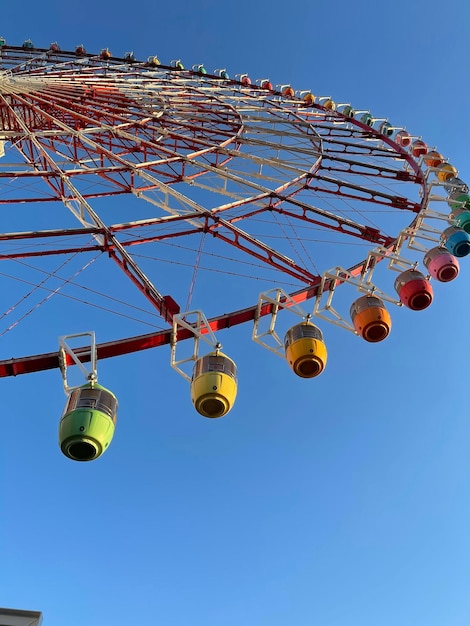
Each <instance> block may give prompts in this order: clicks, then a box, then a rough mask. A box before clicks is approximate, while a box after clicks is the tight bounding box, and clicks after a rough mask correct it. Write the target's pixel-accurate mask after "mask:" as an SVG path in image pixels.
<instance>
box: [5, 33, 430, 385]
mask: <svg viewBox="0 0 470 626" xmlns="http://www.w3.org/2000/svg"><path fill="white" fill-rule="evenodd" d="M0 60H1V63H2V65H1V67H2V72H1V74H0V141H1V152H2V156H1V158H0V205H1V208H2V211H3V214H4V216H5V219H4V228H3V229H2V230H3V232H2V234H0V242H1V243H0V245H1V254H0V260H1V261H2V262H3V264H4V265H3V266H1V267H4V266H5V264H8V265H9V266H16V264H19V265H18V267H20V268H23V269H24V268H25V266H27V267H28V268H29V267H31V266H33V267H36V266H37V267H42V264H44V269H43V270H42V271H43V272H44V278H43V279H39V278H38V279H37V280H38V281H39V283H40V286H41V288H42V287H44V286H45V285H46V282H47V281H48V280H53V281H55V282H54V285H57V286H56V287H55V288H54V289H51V291H52V292H54V293H53V294H52V295H54V298H52V297H50V296H49V295H48V296H46V297H45V298H43V299H44V300H46V301H47V302H46V304H47V306H51V304H52V301H53V300H54V299H55V298H56V297H58V294H59V293H60V294H64V293H67V290H70V289H71V288H72V284H74V285H75V287H77V285H76V278H77V277H78V276H79V275H80V277H82V274H83V275H85V274H86V271H88V273H89V279H88V280H89V282H88V285H91V284H92V283H93V274H92V273H90V272H92V270H89V269H86V268H87V264H86V263H87V259H89V258H91V257H92V256H93V258H94V257H95V256H98V257H100V258H102V259H105V260H106V262H107V263H108V264H110V265H113V267H117V268H118V269H119V270H120V274H121V275H123V276H124V275H125V276H127V278H128V279H130V283H131V284H133V286H134V288H136V291H135V293H136V295H135V298H136V302H139V306H140V302H142V303H145V302H147V304H146V305H145V306H148V310H150V311H152V312H153V313H155V312H157V313H158V315H159V316H160V317H161V318H162V324H163V327H162V328H157V329H154V330H153V331H152V332H150V333H145V334H140V333H138V332H133V333H131V334H132V336H126V337H122V336H121V337H119V338H112V339H111V340H110V341H107V342H106V343H104V344H100V345H99V346H98V357H99V358H104V357H109V356H115V355H119V354H125V353H128V352H132V351H138V350H142V349H146V348H150V347H155V346H158V345H162V344H165V343H168V342H169V340H170V324H171V321H172V318H173V315H174V314H175V313H177V312H178V311H180V310H184V302H182V298H185V297H187V294H188V292H189V294H190V296H189V297H188V301H190V298H191V297H192V296H191V294H193V291H194V290H195V289H196V290H197V285H198V280H199V278H200V275H201V274H202V273H203V271H206V270H207V271H208V272H209V271H211V270H212V271H215V272H221V273H223V274H224V278H223V280H222V283H221V284H222V287H223V286H224V285H225V283H227V284H229V282H230V277H231V274H232V273H236V274H237V275H238V276H239V275H240V273H241V272H240V271H239V268H240V267H245V268H248V269H246V270H245V273H244V275H245V278H246V284H247V287H246V289H245V288H243V290H242V291H243V293H241V294H240V293H237V294H236V297H235V296H234V303H235V305H234V303H232V301H230V299H229V302H228V304H227V303H226V301H225V300H224V296H223V295H222V296H221V295H220V294H221V292H220V291H219V290H220V289H221V287H219V286H218V285H219V283H217V286H216V287H215V288H214V290H213V292H212V296H213V297H211V290H210V289H209V288H208V286H207V281H206V282H204V280H202V281H200V282H201V284H202V287H201V289H202V290H203V291H204V292H205V296H204V297H205V298H208V299H209V300H211V301H210V302H209V303H208V306H207V311H208V317H209V318H210V325H211V328H212V330H214V331H217V330H220V329H223V328H228V327H231V326H234V325H236V324H240V323H242V322H246V321H249V320H253V319H254V317H255V315H256V311H257V303H256V293H259V292H260V291H261V287H262V288H264V289H267V288H273V287H276V286H277V285H278V284H282V285H284V288H285V289H286V290H287V291H288V292H289V293H290V294H291V296H292V299H293V301H294V302H296V303H301V302H304V301H305V300H308V299H310V298H313V297H315V296H316V295H317V294H318V290H319V289H320V288H321V289H328V288H329V286H330V284H329V283H328V282H325V280H323V281H322V275H323V273H324V272H325V271H326V270H328V268H329V267H332V266H334V265H336V264H338V263H339V264H341V265H344V266H345V267H347V268H348V271H349V272H350V273H351V276H357V275H360V274H361V272H364V271H365V270H367V267H366V265H365V264H366V263H367V262H368V261H367V260H366V259H367V258H368V256H367V255H368V251H369V249H372V248H374V247H376V246H380V247H381V248H382V249H383V250H386V251H390V252H392V251H393V250H394V249H395V247H396V243H397V238H399V237H400V234H401V233H403V232H404V229H406V228H408V229H411V231H412V230H413V228H415V226H416V224H417V223H418V222H417V220H418V221H419V220H420V219H421V218H420V216H422V213H423V210H426V207H427V206H428V202H429V194H430V189H431V186H430V184H429V181H428V174H427V173H426V171H425V168H424V167H423V164H422V162H421V161H420V160H419V159H418V158H416V156H414V155H413V153H412V152H411V151H410V150H409V149H407V147H406V146H404V145H400V144H399V142H397V141H396V140H394V138H393V137H392V136H391V134H392V133H388V134H387V133H384V132H382V131H383V129H382V130H381V129H380V128H377V127H376V126H378V125H376V126H374V125H373V124H374V122H372V125H371V124H368V123H366V122H364V121H360V120H359V119H357V118H356V117H352V116H351V110H350V107H349V106H348V107H346V105H338V106H335V105H333V104H332V101H331V100H330V99H329V98H326V97H325V98H321V97H320V98H315V97H314V96H313V95H312V94H311V93H310V92H301V93H296V92H294V91H293V89H292V88H290V87H289V86H280V87H274V88H273V86H272V85H271V84H270V83H269V81H267V80H262V81H257V82H253V83H252V82H251V80H250V79H249V78H248V77H247V76H246V75H241V76H239V77H237V78H236V79H230V78H229V77H228V75H227V74H226V72H225V71H216V72H214V74H207V73H206V72H205V70H204V68H202V66H197V67H194V68H193V69H192V70H187V69H184V68H183V67H182V65H181V63H179V62H177V63H173V64H172V65H169V66H164V65H160V64H158V63H157V61H156V59H149V61H147V62H138V61H136V60H135V59H134V58H133V56H132V55H128V56H127V58H115V57H112V56H111V55H110V54H109V53H107V51H104V53H103V51H102V53H101V54H99V55H89V54H86V53H85V52H84V50H80V51H79V52H77V51H70V52H64V51H60V50H58V49H55V48H52V47H51V48H50V49H47V50H46V49H36V48H31V47H11V46H6V45H5V46H3V47H2V48H1V59H0ZM22 224H23V226H21V225H22ZM25 224H31V226H28V229H27V230H25V228H24V225H25ZM411 231H410V230H409V232H411ZM186 242H188V243H186ZM358 244H359V247H358ZM170 248H171V249H172V252H171V259H170V254H169V255H168V258H165V259H163V260H162V258H161V254H162V250H165V251H166V250H169V249H170ZM190 251H191V252H190ZM221 251H224V252H223V253H222V252H221ZM346 251H347V252H346ZM180 254H182V255H183V256H184V258H185V262H187V265H188V266H189V267H188V269H187V277H188V280H187V281H186V284H185V285H183V284H182V282H183V281H182V280H181V281H180V277H179V275H178V273H177V266H178V263H180V262H181V257H180V256H179V255H180ZM191 255H192V256H191ZM335 255H338V256H339V258H340V260H339V261H337V260H336V258H335ZM384 255H385V253H384ZM186 257H188V258H186ZM70 258H73V259H76V258H83V259H85V266H83V267H82V266H81V269H77V270H76V272H75V273H74V274H73V279H71V278H68V279H64V278H63V277H62V278H61V273H60V272H61V270H60V268H62V267H63V264H64V263H65V262H66V261H64V259H70ZM151 261H153V262H151ZM159 261H162V262H164V263H165V264H167V263H168V264H172V265H171V266H170V265H165V266H164V267H165V268H167V267H170V268H171V271H167V270H166V269H165V271H162V265H161V263H159ZM54 264H55V265H54ZM204 264H206V265H210V266H211V267H206V265H204ZM240 264H245V265H244V266H243V265H240ZM203 266H204V267H203ZM57 268H59V269H57ZM202 268H203V269H202ZM237 268H238V269H237ZM82 270H83V272H82ZM85 270H86V271H85ZM173 270H174V271H176V275H175V277H174V278H171V277H170V278H169V275H170V274H171V272H173ZM28 271H29V270H28ZM31 271H33V270H31ZM99 276H100V277H99V279H98V282H99V283H100V285H102V287H103V289H104V286H106V284H107V282H108V279H106V275H105V274H103V275H102V274H101V273H100V274H99ZM113 276H114V275H113ZM13 278H14V277H13ZM250 278H253V279H255V278H256V282H255V284H254V285H253V286H252V282H251V281H250ZM113 280H115V279H114V278H113ZM32 282H34V281H33V280H29V279H28V280H27V281H26V283H27V286H26V287H25V290H26V292H27V293H26V295H24V296H22V295H21V294H19V295H18V296H15V297H14V298H12V303H11V306H10V308H9V307H6V309H8V310H6V312H5V313H4V315H3V317H4V318H5V320H6V323H7V330H10V328H11V326H12V324H11V323H10V321H9V320H10V317H7V313H8V315H9V316H11V314H12V311H13V310H14V309H15V308H16V307H17V304H18V303H23V299H24V298H26V297H31V293H34V294H36V301H37V290H34V289H33V290H31V287H30V283H32ZM100 285H98V286H97V287H96V291H97V292H101V291H102V287H101V286H100ZM95 286H96V285H95ZM80 287H81V288H82V289H83V288H84V285H83V284H81V285H80ZM77 288H78V287H77ZM88 288H89V287H88ZM227 289H230V287H227ZM90 291H91V290H90ZM69 293H71V292H69ZM166 294H168V295H166ZM208 294H209V295H208ZM72 297H73V296H72ZM97 297H98V296H97ZM245 298H246V301H245ZM236 302H240V305H239V306H237V305H236ZM142 306H144V305H142ZM36 307H37V308H39V306H37V305H36V304H33V307H32V308H33V309H35V308H36ZM227 307H229V311H228V312H227ZM271 309H272V306H271V305H270V304H269V303H267V304H265V306H264V307H262V309H261V311H258V312H260V313H261V315H264V314H268V313H269V312H270V311H271ZM29 312H30V311H29V309H28V317H29ZM20 317H21V315H20ZM24 317H26V315H24ZM13 325H15V324H13ZM185 336H188V333H185V331H184V330H182V331H181V333H180V339H181V338H184V337H185ZM57 364H58V356H57V354H56V353H52V352H51V353H48V354H40V355H37V354H35V355H30V356H28V357H21V358H13V359H7V360H4V361H1V362H0V376H8V375H17V374H21V373H27V372H30V371H36V370H39V369H46V368H50V367H56V366H57Z"/></svg>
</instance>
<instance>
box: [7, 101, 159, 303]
mask: <svg viewBox="0 0 470 626" xmlns="http://www.w3.org/2000/svg"><path fill="white" fill-rule="evenodd" d="M0 97H1V99H2V100H3V101H4V102H6V101H5V99H4V98H3V96H0ZM6 104H7V106H9V105H8V103H6ZM13 113H14V115H15V117H16V120H17V122H18V123H19V124H20V126H21V127H22V128H23V130H24V132H25V133H27V134H28V135H29V137H28V139H29V141H30V142H31V143H32V144H34V146H35V147H36V150H38V151H39V152H40V153H42V155H43V157H44V158H45V160H46V161H47V162H48V164H49V166H50V167H51V168H52V169H53V170H54V171H56V173H57V174H58V175H59V176H60V180H61V182H62V183H63V184H64V185H65V186H66V187H67V188H68V189H69V191H70V192H71V194H72V196H73V197H74V201H75V202H76V203H78V204H79V206H80V210H79V211H77V210H76V209H74V208H73V207H72V206H71V201H70V200H68V199H67V198H65V196H63V197H62V200H63V202H64V204H65V205H66V206H67V208H68V209H69V210H72V212H73V214H74V215H75V217H77V219H78V220H79V221H80V222H81V223H82V224H83V225H84V226H91V225H93V226H97V227H98V228H100V229H102V232H104V233H106V235H105V236H102V235H96V234H95V235H94V237H95V238H97V240H98V241H101V242H102V243H104V242H105V241H106V248H107V250H108V253H109V254H110V256H112V258H113V259H114V260H115V261H116V262H117V263H118V265H120V266H121V268H122V269H123V270H124V272H125V273H126V274H127V276H128V277H129V278H130V279H131V280H132V281H133V282H134V284H136V285H137V286H138V287H139V289H140V290H141V291H142V293H144V295H145V296H146V297H147V299H148V300H150V302H151V303H152V304H153V305H154V306H156V308H157V309H158V310H159V311H160V312H161V313H162V314H164V315H166V313H167V312H166V304H165V299H164V297H163V296H162V295H161V294H160V293H159V292H158V291H157V289H156V288H155V286H154V285H153V283H152V282H151V281H150V280H149V278H148V277H147V276H146V275H145V274H144V273H143V272H142V270H141V269H140V267H139V266H138V264H137V263H136V262H135V261H134V259H133V258H132V257H131V256H130V254H129V253H128V252H127V251H126V250H125V249H124V248H123V246H122V245H121V244H120V243H119V241H118V240H117V238H116V237H115V235H114V234H113V233H112V232H111V231H110V230H109V229H108V227H107V226H106V224H105V223H104V222H103V221H102V220H101V219H100V218H99V217H98V215H97V214H96V213H95V212H94V210H93V209H92V208H91V206H90V205H89V204H88V202H87V201H86V200H85V198H83V197H82V196H81V194H80V193H79V192H78V190H77V189H76V188H75V186H74V185H73V184H72V182H71V181H70V179H69V178H68V176H67V175H66V174H65V173H64V172H62V171H61V170H60V168H58V166H57V165H56V163H55V161H54V160H53V159H52V157H51V156H50V155H49V154H48V153H47V152H45V151H44V150H42V147H41V144H40V142H39V141H37V139H36V137H34V134H33V133H30V132H29V131H28V129H27V127H26V125H25V124H24V123H23V121H22V120H21V118H20V117H19V116H17V115H16V113H15V112H14V111H13ZM84 211H86V213H87V215H88V216H89V218H90V219H91V224H90V222H88V221H87V220H86V219H85V217H84Z"/></svg>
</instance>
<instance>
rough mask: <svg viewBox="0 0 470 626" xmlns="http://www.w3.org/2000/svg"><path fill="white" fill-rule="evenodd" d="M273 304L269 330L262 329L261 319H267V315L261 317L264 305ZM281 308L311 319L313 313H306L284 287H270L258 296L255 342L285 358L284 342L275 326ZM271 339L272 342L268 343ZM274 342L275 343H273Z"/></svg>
mask: <svg viewBox="0 0 470 626" xmlns="http://www.w3.org/2000/svg"><path fill="white" fill-rule="evenodd" d="M266 304H271V305H272V311H271V317H270V318H269V322H268V328H267V330H264V331H262V330H260V322H261V320H266V319H267V316H264V317H261V315H260V312H261V309H262V307H263V306H264V305H266ZM281 309H287V310H288V311H290V312H291V313H294V314H295V315H297V316H299V317H302V318H303V319H305V320H310V318H311V314H310V313H306V312H305V311H304V310H303V309H302V307H301V306H299V305H298V304H297V302H295V301H294V300H293V298H292V297H291V296H290V295H289V294H288V293H287V292H285V291H284V290H283V289H280V288H278V289H270V290H269V291H265V292H263V293H261V294H260V296H259V298H258V306H257V309H256V315H255V321H254V325H253V334H252V339H253V341H254V342H256V343H259V344H260V346H263V348H266V349H267V350H269V351H270V352H274V354H277V355H278V356H280V357H281V358H283V359H285V358H286V355H285V352H284V343H283V342H282V341H281V338H280V337H279V335H278V334H277V332H276V329H275V326H276V321H277V314H278V313H279V311H280V310H281ZM268 341H271V344H270V343H268ZM273 344H274V345H273Z"/></svg>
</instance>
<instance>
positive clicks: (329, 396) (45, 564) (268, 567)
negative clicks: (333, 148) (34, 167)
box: [0, 0, 470, 626]
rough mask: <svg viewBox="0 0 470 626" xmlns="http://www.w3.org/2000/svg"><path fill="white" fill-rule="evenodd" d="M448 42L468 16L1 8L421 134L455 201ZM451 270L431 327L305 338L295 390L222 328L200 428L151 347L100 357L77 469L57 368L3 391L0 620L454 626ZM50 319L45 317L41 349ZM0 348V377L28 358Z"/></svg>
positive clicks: (463, 457)
mask: <svg viewBox="0 0 470 626" xmlns="http://www.w3.org/2000/svg"><path fill="white" fill-rule="evenodd" d="M469 23H470V5H469V4H468V2H467V0H449V1H448V2H446V3H445V4H444V5H443V4H442V3H440V2H437V1H435V0H415V1H414V2H409V1H405V0H397V1H396V2H394V3H380V2H371V1H370V2H367V1H365V0H358V1H357V2H355V3H351V2H345V1H344V0H339V1H338V2H336V3H326V2H317V0H309V1H305V0H299V1H298V2H296V3H281V2H278V1H277V0H273V2H272V3H268V2H266V1H264V0H260V1H258V2H254V1H253V0H252V1H247V0H239V1H237V2H232V1H231V0H227V1H226V2H214V1H212V0H202V1H200V2H197V1H196V2H189V1H187V0H181V1H180V2H178V3H165V4H164V5H162V4H159V3H158V2H155V1H153V2H149V1H148V0H141V1H140V2H139V3H132V2H123V1H122V0H116V1H115V2H109V0H103V1H102V2H91V0H82V2H80V3H67V2H63V1H61V2H59V1H58V0H47V1H46V2H43V3H37V2H32V1H31V0H27V1H26V2H22V3H14V2H11V3H8V4H6V6H4V7H2V32H1V33H0V35H3V36H4V37H5V38H6V39H7V41H8V42H9V43H11V44H15V45H20V44H21V43H22V41H23V40H24V39H26V38H28V37H30V38H31V39H32V40H33V41H34V43H35V44H36V45H37V46H40V47H45V46H47V45H48V44H49V43H50V42H52V41H56V40H57V41H58V42H59V44H60V45H61V47H62V48H63V49H72V48H73V47H75V46H76V45H77V44H79V43H83V44H84V45H85V46H86V48H87V49H88V50H90V51H92V50H96V51H98V50H99V49H101V48H103V47H105V46H108V47H109V48H110V49H111V51H112V52H113V54H116V55H119V54H121V53H124V52H125V51H128V50H133V51H134V53H135V54H136V56H137V57H138V58H145V57H147V56H149V55H151V54H158V55H159V57H160V58H161V60H162V62H165V63H168V62H169V61H170V60H172V59H176V58H181V59H182V60H183V62H184V63H185V64H186V65H187V66H191V65H192V64H193V63H201V62H203V63H205V64H206V66H207V67H208V68H210V69H212V68H221V67H227V68H228V70H229V72H230V73H231V74H236V73H242V72H249V73H250V75H251V76H252V77H253V78H257V77H260V78H264V77H269V78H270V79H271V81H272V82H273V83H274V84H277V83H291V84H292V85H294V86H295V87H296V88H305V89H312V91H313V92H314V93H317V94H325V95H332V96H333V97H334V98H335V99H336V100H337V101H338V102H352V103H353V105H354V106H355V107H356V108H357V109H362V108H364V109H370V110H371V111H373V112H374V113H375V114H376V115H377V116H383V117H388V118H390V119H391V120H392V121H393V122H395V123H397V124H402V125H404V126H406V127H407V128H408V129H409V130H410V131H411V132H413V133H414V134H418V135H423V137H424V139H425V140H427V141H428V143H430V144H431V145H436V146H437V148H438V149H439V150H440V152H442V154H444V155H445V156H446V157H447V158H449V160H450V161H451V162H452V163H453V164H454V165H455V166H456V167H457V168H458V169H459V175H460V177H461V178H463V179H464V180H466V181H467V183H470V166H469V158H468V144H469V140H470V131H469V126H468V119H467V115H466V112H467V109H468V101H469V98H470V87H469V81H468V78H469V74H468V64H469V60H470V43H469V37H468V25H469ZM119 202H125V200H124V199H120V200H119ZM122 206H123V205H122ZM24 228H25V229H27V228H28V225H25V226H24ZM469 263H470V261H468V259H467V260H465V259H464V260H463V261H462V272H461V276H460V277H459V278H458V279H457V281H455V282H453V283H451V284H448V285H437V286H435V291H436V298H435V302H434V303H433V305H432V307H431V308H430V309H428V310H426V311H423V312H422V313H414V312H410V311H406V310H401V309H394V310H393V311H392V314H393V321H394V326H393V331H392V334H391V336H390V337H389V338H388V339H387V340H386V341H385V342H384V343H383V344H380V345H377V346H374V345H368V344H366V343H364V342H362V341H360V340H359V339H358V338H356V337H354V336H352V335H350V334H348V333H346V332H343V331H340V330H338V329H336V328H333V327H331V328H326V327H325V325H323V327H324V331H325V335H326V337H327V340H328V345H329V363H328V367H327V369H326V371H325V372H324V374H323V375H322V376H321V377H320V378H318V379H316V380H314V381H304V380H300V379H299V380H298V379H296V378H295V377H294V376H293V375H292V374H291V373H290V372H289V369H288V368H287V366H286V364H285V363H283V362H282V361H281V360H280V359H278V358H277V357H275V356H274V355H271V354H270V353H269V352H267V351H263V350H262V349H261V348H260V347H259V346H257V345H255V344H253V343H251V342H250V333H251V329H250V328H243V327H240V328H236V329H233V330H232V331H228V332H225V333H221V335H220V339H221V340H222V342H223V344H224V347H225V349H226V351H227V352H229V353H230V354H231V355H232V356H233V357H234V359H235V360H236V361H237V364H238V367H239V372H240V389H239V397H238V399H237V403H236V406H235V408H234V409H233V411H232V412H231V413H230V414H229V415H228V416H226V417H225V418H223V419H221V420H217V421H211V420H205V419H204V418H202V417H200V416H198V415H197V414H196V413H195V412H194V411H193V409H192V406H191V403H190V400H189V392H188V390H187V386H186V385H185V382H184V381H183V379H182V378H180V377H178V376H177V375H176V374H175V373H174V372H173V371H172V370H170V368H169V365H168V361H169V354H168V349H167V348H162V349H157V350H152V351H148V352H146V353H140V354H135V355H131V356H127V357H121V358H119V359H115V360H112V361H108V362H103V363H102V364H100V365H99V372H100V382H102V383H103V384H105V385H106V386H108V387H110V388H111V389H112V390H113V391H114V392H115V393H116V394H117V395H118V397H119V401H120V410H119V418H118V425H117V430H116V435H115V438H114V440H113V443H112V446H111V447H110V449H109V451H108V452H107V453H106V454H105V455H104V456H103V457H102V458H101V459H99V460H97V461H96V462H94V463H88V464H83V463H73V462H71V461H69V460H68V459H66V458H65V457H63V456H62V455H61V453H60V451H59V449H58V446H57V424H58V420H59V417H60V414H61V410H62V408H63V403H64V395H63V391H62V388H61V379H60V374H59V372H56V371H55V372H47V373H41V374H35V375H32V376H29V377H18V378H16V379H3V380H2V381H1V382H0V388H1V389H2V409H3V410H2V412H3V420H2V424H3V429H2V432H3V436H2V437H1V441H0V493H1V497H0V605H3V606H7V607H11V608H22V609H30V610H40V611H42V612H43V614H44V626H98V625H99V626H103V625H107V624H116V626H124V625H126V624H131V623H132V624H142V625H143V624H161V625H164V626H186V625H189V624H191V626H239V625H240V624H243V625H244V626H285V625H287V624H295V625H296V626H314V625H315V626H397V625H400V626H408V625H409V626H443V625H445V626H466V625H468V624H470V594H469V588H470V565H469V563H470V539H469V528H470V504H469V502H470V487H469V485H470V454H469V449H470V421H469V403H468V389H469V385H468V380H469V374H470V371H469V369H470V368H469V359H468V352H469V345H468V341H469V340H468V333H467V332H466V331H465V328H466V326H467V320H468V313H467V311H468V307H469V305H470V296H469V290H468V284H469V276H470V266H469ZM236 288H237V287H236V286H234V289H236ZM2 310H3V309H2ZM66 322H67V312H66V310H65V309H64V313H63V315H62V316H59V317H54V318H51V319H49V320H48V321H47V328H46V329H44V330H41V333H42V332H46V330H47V332H48V333H50V335H51V338H50V346H49V348H46V349H49V350H54V349H56V346H57V344H56V337H57V336H58V335H59V334H62V333H63V332H66V331H64V329H65V328H66V326H67V324H66ZM116 324H119V321H116ZM83 325H84V326H83V329H82V330H88V329H89V328H88V320H87V319H86V315H84V320H83ZM74 330H75V329H74ZM142 332H145V330H142ZM5 341H8V343H7V344H6V347H5V345H4V346H3V347H2V348H1V353H2V355H3V356H2V358H7V357H9V356H11V355H12V354H16V355H19V354H24V353H27V352H28V343H29V338H28V337H27V336H24V335H21V334H18V335H16V334H15V335H14V334H13V333H11V339H10V338H6V339H5Z"/></svg>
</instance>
